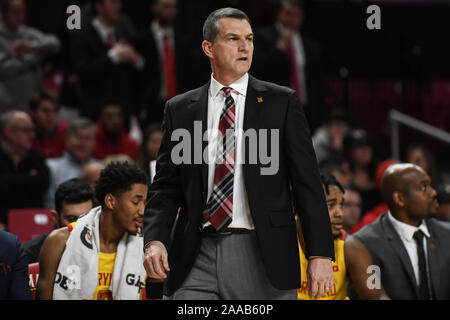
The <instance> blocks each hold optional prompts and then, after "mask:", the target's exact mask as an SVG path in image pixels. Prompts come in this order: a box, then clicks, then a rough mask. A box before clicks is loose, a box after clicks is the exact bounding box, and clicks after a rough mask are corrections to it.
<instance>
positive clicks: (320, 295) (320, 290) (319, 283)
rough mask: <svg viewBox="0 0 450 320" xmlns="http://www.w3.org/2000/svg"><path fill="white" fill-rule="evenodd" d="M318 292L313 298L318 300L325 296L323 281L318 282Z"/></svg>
mask: <svg viewBox="0 0 450 320" xmlns="http://www.w3.org/2000/svg"><path fill="white" fill-rule="evenodd" d="M318 287H319V288H318V289H319V290H318V291H317V295H316V296H315V298H320V297H323V296H324V295H325V293H326V292H325V281H319V282H318Z"/></svg>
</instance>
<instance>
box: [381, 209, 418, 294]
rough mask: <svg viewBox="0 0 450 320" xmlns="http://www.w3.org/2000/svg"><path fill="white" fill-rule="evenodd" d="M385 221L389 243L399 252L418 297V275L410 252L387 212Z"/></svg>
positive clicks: (384, 217) (384, 225) (383, 220)
mask: <svg viewBox="0 0 450 320" xmlns="http://www.w3.org/2000/svg"><path fill="white" fill-rule="evenodd" d="M382 222H383V228H384V230H385V233H386V235H387V238H388V240H389V244H390V245H391V247H392V249H394V251H395V252H396V253H397V255H398V257H399V258H400V261H401V262H402V265H403V267H404V269H405V270H406V273H407V275H408V277H409V280H410V281H411V284H412V286H413V288H414V290H415V292H416V295H417V297H418V296H419V287H418V286H417V281H416V277H415V275H414V270H413V267H412V263H411V259H410V258H409V255H408V252H407V251H406V248H405V246H404V245H403V242H402V239H400V236H399V235H398V234H397V232H396V231H395V229H394V227H393V226H392V224H391V223H390V222H389V220H388V217H387V214H385V215H384V216H383V219H382Z"/></svg>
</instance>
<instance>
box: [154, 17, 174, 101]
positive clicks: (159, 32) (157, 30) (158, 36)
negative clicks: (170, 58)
mask: <svg viewBox="0 0 450 320" xmlns="http://www.w3.org/2000/svg"><path fill="white" fill-rule="evenodd" d="M150 30H151V31H152V33H153V37H154V38H155V41H156V48H157V49H158V57H159V62H160V66H161V72H160V78H161V89H160V91H159V96H160V98H161V99H163V100H164V99H166V91H167V90H166V79H165V78H166V77H165V75H164V43H163V38H164V35H165V34H167V35H168V37H169V42H170V46H171V47H172V52H173V54H174V55H175V40H174V38H175V37H174V32H173V28H172V27H169V28H165V29H163V28H161V26H160V25H159V23H158V21H156V20H155V21H153V22H152V23H151V25H150Z"/></svg>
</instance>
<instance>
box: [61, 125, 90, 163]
mask: <svg viewBox="0 0 450 320" xmlns="http://www.w3.org/2000/svg"><path fill="white" fill-rule="evenodd" d="M66 145H67V151H68V152H69V153H70V154H71V155H72V156H73V157H74V158H75V159H77V160H78V161H80V162H85V161H86V160H87V159H88V158H89V157H90V156H91V153H92V151H93V149H94V146H95V127H93V126H92V127H86V128H81V129H78V130H77V131H76V132H75V133H74V134H72V135H69V136H67V140H66Z"/></svg>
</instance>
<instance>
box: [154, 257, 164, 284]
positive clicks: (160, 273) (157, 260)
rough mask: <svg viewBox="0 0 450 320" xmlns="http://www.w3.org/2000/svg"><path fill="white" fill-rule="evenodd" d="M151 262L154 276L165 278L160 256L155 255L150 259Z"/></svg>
mask: <svg viewBox="0 0 450 320" xmlns="http://www.w3.org/2000/svg"><path fill="white" fill-rule="evenodd" d="M152 262H153V269H154V270H155V272H156V274H157V275H158V276H159V277H160V278H162V279H165V278H166V273H165V272H164V270H163V263H162V256H161V255H155V256H154V257H153V259H152Z"/></svg>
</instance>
